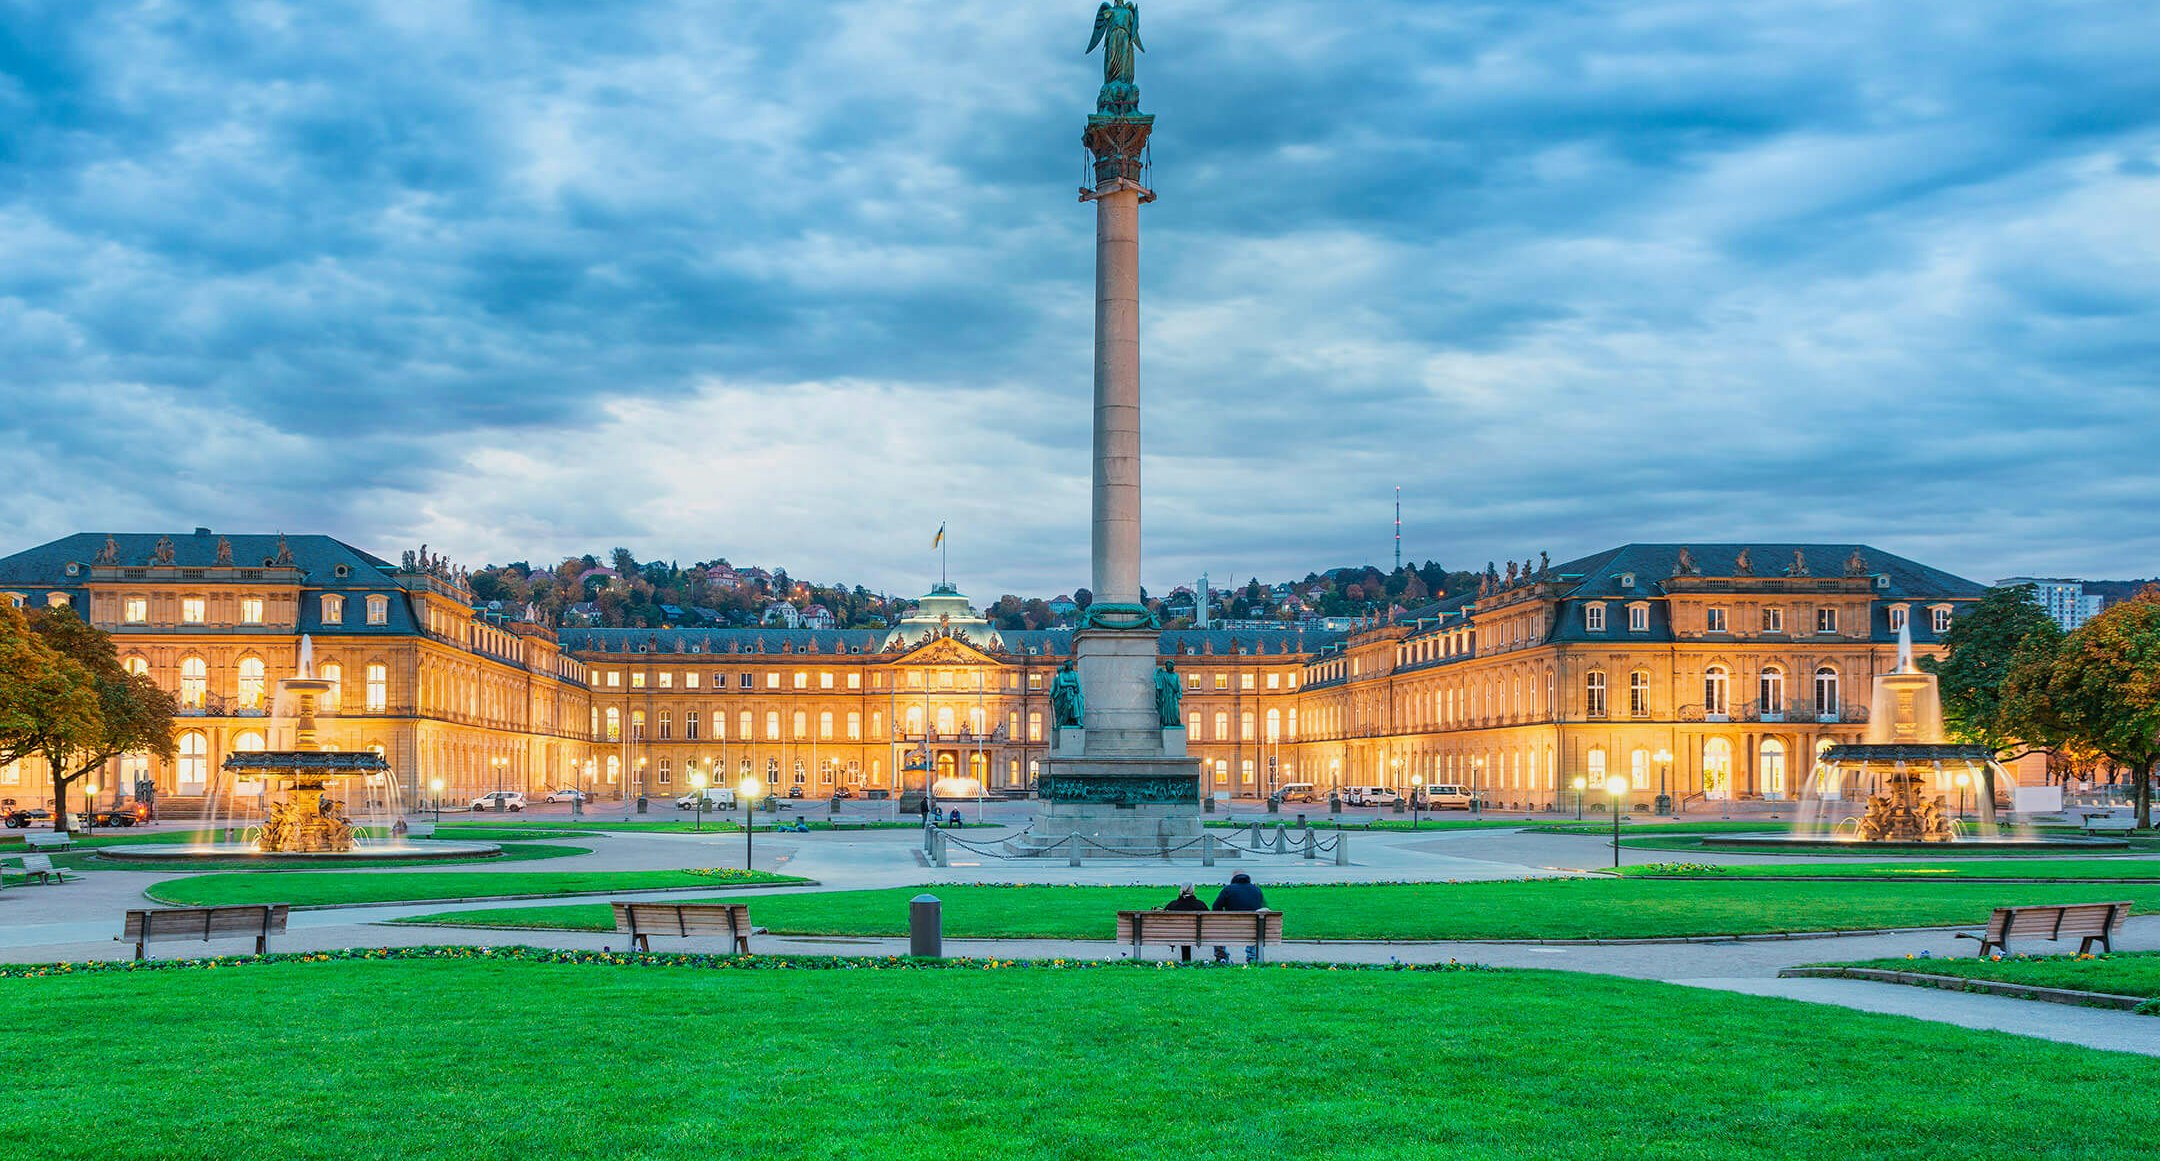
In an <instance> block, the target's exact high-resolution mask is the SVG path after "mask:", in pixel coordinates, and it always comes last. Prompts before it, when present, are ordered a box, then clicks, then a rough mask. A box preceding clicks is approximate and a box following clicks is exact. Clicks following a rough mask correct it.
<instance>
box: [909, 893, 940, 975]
mask: <svg viewBox="0 0 2160 1161" xmlns="http://www.w3.org/2000/svg"><path fill="white" fill-rule="evenodd" d="M907 911H908V954H909V955H912V956H915V957H916V958H918V959H942V958H944V956H945V905H944V904H942V903H940V902H938V897H937V896H935V895H917V896H915V898H913V899H911V900H909V901H908V908H907Z"/></svg>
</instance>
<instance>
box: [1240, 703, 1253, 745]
mask: <svg viewBox="0 0 2160 1161" xmlns="http://www.w3.org/2000/svg"><path fill="white" fill-rule="evenodd" d="M1253 726H1254V721H1253V712H1252V711H1251V710H1246V711H1245V712H1244V714H1242V715H1241V716H1240V717H1239V719H1238V738H1239V739H1240V740H1242V741H1247V742H1250V741H1253V740H1254V737H1253Z"/></svg>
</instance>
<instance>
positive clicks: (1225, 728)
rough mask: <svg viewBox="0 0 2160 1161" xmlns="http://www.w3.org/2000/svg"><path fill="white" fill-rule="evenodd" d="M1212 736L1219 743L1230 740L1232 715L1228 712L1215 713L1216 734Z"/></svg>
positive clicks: (1219, 711) (1218, 711)
mask: <svg viewBox="0 0 2160 1161" xmlns="http://www.w3.org/2000/svg"><path fill="white" fill-rule="evenodd" d="M1212 736H1213V737H1214V739H1215V740H1216V741H1218V742H1227V741H1229V740H1230V713H1229V711H1228V710H1216V711H1215V733H1214V734H1213V735H1212Z"/></svg>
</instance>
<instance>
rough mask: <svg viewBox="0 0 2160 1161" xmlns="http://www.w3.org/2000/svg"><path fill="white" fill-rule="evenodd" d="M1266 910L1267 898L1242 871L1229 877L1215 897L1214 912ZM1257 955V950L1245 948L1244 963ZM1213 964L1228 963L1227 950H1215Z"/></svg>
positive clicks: (1250, 877) (1219, 948)
mask: <svg viewBox="0 0 2160 1161" xmlns="http://www.w3.org/2000/svg"><path fill="white" fill-rule="evenodd" d="M1266 908H1267V897H1266V896H1265V895H1262V894H1261V893H1260V888H1259V886H1258V885H1257V884H1255V883H1254V882H1253V881H1252V876H1251V875H1248V874H1246V873H1245V872H1243V871H1239V872H1238V873H1237V874H1235V875H1232V876H1230V882H1229V884H1228V885H1227V886H1225V887H1224V888H1223V889H1222V891H1221V892H1220V893H1218V894H1217V895H1216V896H1215V910H1217V911H1262V910H1265V909H1266ZM1258 955H1259V949H1257V948H1251V947H1248V948H1246V949H1245V962H1247V963H1251V962H1252V961H1253V960H1254V959H1256V958H1257V957H1258ZM1215 962H1217V963H1228V962H1230V951H1229V949H1228V948H1222V947H1218V948H1216V949H1215Z"/></svg>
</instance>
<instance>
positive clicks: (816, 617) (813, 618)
mask: <svg viewBox="0 0 2160 1161" xmlns="http://www.w3.org/2000/svg"><path fill="white" fill-rule="evenodd" d="M790 607H791V608H792V607H793V606H790ZM835 624H838V621H837V620H836V619H835V618H834V617H833V615H832V610H831V609H828V608H826V607H825V606H823V605H812V606H810V607H809V608H807V609H804V610H803V611H802V627H803V628H805V629H830V628H832V627H833V626H834V625H835Z"/></svg>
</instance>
